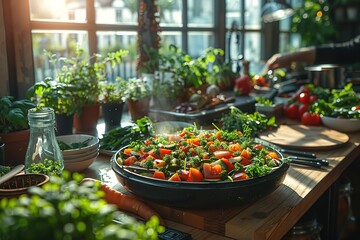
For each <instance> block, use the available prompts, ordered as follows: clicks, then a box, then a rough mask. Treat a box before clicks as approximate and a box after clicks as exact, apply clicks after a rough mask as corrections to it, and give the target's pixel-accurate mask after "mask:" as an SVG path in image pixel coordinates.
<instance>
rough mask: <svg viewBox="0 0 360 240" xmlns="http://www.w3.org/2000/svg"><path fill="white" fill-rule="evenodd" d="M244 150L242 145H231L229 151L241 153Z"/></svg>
mask: <svg viewBox="0 0 360 240" xmlns="http://www.w3.org/2000/svg"><path fill="white" fill-rule="evenodd" d="M241 149H242V147H241V145H240V144H239V143H233V144H230V145H229V150H230V151H231V152H237V151H240V150H241Z"/></svg>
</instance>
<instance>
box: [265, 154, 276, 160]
mask: <svg viewBox="0 0 360 240" xmlns="http://www.w3.org/2000/svg"><path fill="white" fill-rule="evenodd" d="M267 156H268V157H269V158H272V159H276V160H278V159H279V156H278V155H277V153H276V152H269V153H268V154H267Z"/></svg>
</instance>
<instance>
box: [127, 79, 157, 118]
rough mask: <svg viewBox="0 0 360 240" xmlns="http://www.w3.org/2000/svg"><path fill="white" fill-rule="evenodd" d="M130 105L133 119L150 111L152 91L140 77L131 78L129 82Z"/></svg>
mask: <svg viewBox="0 0 360 240" xmlns="http://www.w3.org/2000/svg"><path fill="white" fill-rule="evenodd" d="M127 94H128V107H129V112H130V116H131V119H132V120H133V121H136V120H137V119H140V118H142V117H144V116H147V115H148V113H149V107H150V98H151V96H152V91H151V89H150V87H149V85H148V84H147V83H146V82H144V81H143V79H140V78H130V79H129V80H128V83H127Z"/></svg>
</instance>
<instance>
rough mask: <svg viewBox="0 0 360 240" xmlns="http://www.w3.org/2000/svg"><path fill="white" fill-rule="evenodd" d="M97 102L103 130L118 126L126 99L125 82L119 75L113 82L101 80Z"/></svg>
mask: <svg viewBox="0 0 360 240" xmlns="http://www.w3.org/2000/svg"><path fill="white" fill-rule="evenodd" d="M100 89H101V93H100V99H99V102H100V104H101V108H102V114H103V118H104V122H105V130H106V131H108V130H111V129H112V128H114V127H117V126H120V123H121V118H122V112H123V108H124V104H125V101H126V100H127V98H128V97H127V91H126V90H127V82H126V81H125V80H123V79H121V78H120V77H118V78H117V79H116V81H115V82H102V84H101V88H100Z"/></svg>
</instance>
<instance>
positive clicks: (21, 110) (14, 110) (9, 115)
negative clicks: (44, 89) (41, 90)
mask: <svg viewBox="0 0 360 240" xmlns="http://www.w3.org/2000/svg"><path fill="white" fill-rule="evenodd" d="M34 107H36V105H35V104H34V103H33V102H31V101H30V100H28V99H21V100H14V97H13V96H5V97H2V98H0V133H9V132H14V131H19V130H24V129H28V128H29V125H28V118H27V115H28V110H29V109H31V108H34Z"/></svg>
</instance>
